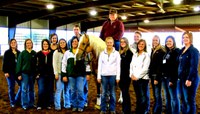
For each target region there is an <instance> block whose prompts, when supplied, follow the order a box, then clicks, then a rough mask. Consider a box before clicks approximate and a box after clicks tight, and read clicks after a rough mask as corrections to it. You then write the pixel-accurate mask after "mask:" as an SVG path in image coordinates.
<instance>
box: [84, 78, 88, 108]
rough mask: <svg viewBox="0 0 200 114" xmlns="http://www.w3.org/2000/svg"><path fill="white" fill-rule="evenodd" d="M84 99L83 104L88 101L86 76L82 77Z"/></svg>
mask: <svg viewBox="0 0 200 114" xmlns="http://www.w3.org/2000/svg"><path fill="white" fill-rule="evenodd" d="M84 99H85V104H86V103H88V81H87V79H86V78H85V79H84Z"/></svg>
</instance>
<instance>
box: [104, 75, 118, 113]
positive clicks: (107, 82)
mask: <svg viewBox="0 0 200 114" xmlns="http://www.w3.org/2000/svg"><path fill="white" fill-rule="evenodd" d="M115 81H116V76H114V75H113V76H101V83H102V97H101V111H103V112H105V111H106V107H107V102H106V98H107V95H108V94H109V95H110V103H109V108H110V111H115V108H116V107H115V106H116V94H115ZM108 88H109V89H108Z"/></svg>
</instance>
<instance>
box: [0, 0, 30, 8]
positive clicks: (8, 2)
mask: <svg viewBox="0 0 200 114" xmlns="http://www.w3.org/2000/svg"><path fill="white" fill-rule="evenodd" d="M24 1H28V0H1V2H0V7H3V6H7V5H12V4H15V3H18V2H24Z"/></svg>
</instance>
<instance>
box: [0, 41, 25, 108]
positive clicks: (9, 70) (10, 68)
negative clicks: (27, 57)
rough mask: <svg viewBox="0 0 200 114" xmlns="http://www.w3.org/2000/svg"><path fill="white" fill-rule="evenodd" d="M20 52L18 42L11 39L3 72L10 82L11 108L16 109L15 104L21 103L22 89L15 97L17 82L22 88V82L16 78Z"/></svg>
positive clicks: (4, 58)
mask: <svg viewBox="0 0 200 114" xmlns="http://www.w3.org/2000/svg"><path fill="white" fill-rule="evenodd" d="M19 54H20V51H19V50H18V49H17V41H16V40H15V39H11V40H10V42H9V49H8V50H7V51H6V52H5V53H4V57H3V72H4V75H5V77H6V80H7V82H8V95H9V99H10V106H11V107H15V104H16V103H17V104H18V103H19V104H20V100H21V88H19V89H18V92H17V94H16V95H15V81H17V83H18V85H19V86H20V81H19V80H18V79H17V76H16V72H15V69H16V64H17V59H18V56H19Z"/></svg>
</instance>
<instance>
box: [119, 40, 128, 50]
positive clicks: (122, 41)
mask: <svg viewBox="0 0 200 114" xmlns="http://www.w3.org/2000/svg"><path fill="white" fill-rule="evenodd" d="M126 45H127V44H126V41H125V40H124V39H121V40H120V46H121V47H122V48H125V47H126Z"/></svg>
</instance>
